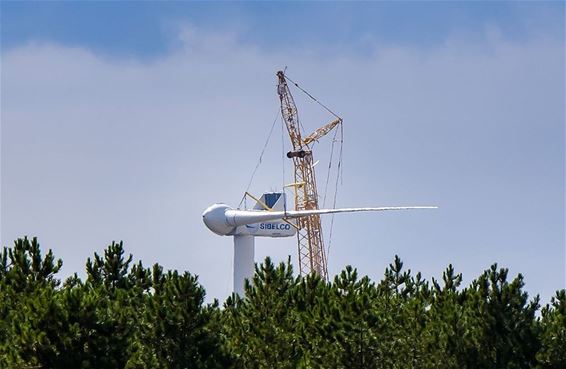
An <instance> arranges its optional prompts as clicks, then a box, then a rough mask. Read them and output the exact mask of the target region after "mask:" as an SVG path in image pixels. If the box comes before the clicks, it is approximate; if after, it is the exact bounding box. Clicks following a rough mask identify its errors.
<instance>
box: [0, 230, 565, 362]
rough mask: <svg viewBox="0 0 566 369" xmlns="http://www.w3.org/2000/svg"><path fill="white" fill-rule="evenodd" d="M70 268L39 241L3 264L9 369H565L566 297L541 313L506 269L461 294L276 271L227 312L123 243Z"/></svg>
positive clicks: (394, 266)
mask: <svg viewBox="0 0 566 369" xmlns="http://www.w3.org/2000/svg"><path fill="white" fill-rule="evenodd" d="M61 266H62V261H61V260H60V259H57V258H56V256H55V255H53V252H52V251H51V250H48V251H47V252H46V253H44V252H43V251H42V250H41V248H40V246H39V243H38V241H37V239H36V238H33V239H28V238H22V239H18V240H16V241H15V242H14V244H13V245H12V246H11V247H4V248H3V250H1V251H0V302H1V303H0V368H163V369H165V368H167V369H169V368H171V369H173V368H556V369H558V368H562V369H564V368H566V291H565V290H560V291H557V292H556V294H555V296H554V297H553V298H552V300H551V301H550V303H548V304H546V305H545V306H540V302H539V298H538V296H535V297H532V298H529V296H528V295H527V293H526V292H525V291H524V289H523V288H524V281H523V276H522V275H521V274H518V275H516V276H509V275H508V270H507V269H505V268H501V267H499V266H498V265H497V264H493V265H491V266H490V267H489V268H488V269H486V270H485V271H484V272H483V273H482V274H481V275H480V276H478V277H477V278H476V279H474V280H473V281H472V282H471V283H470V284H469V285H467V286H463V285H462V275H461V274H459V273H457V272H456V271H455V270H454V268H453V267H452V266H451V265H449V266H448V267H447V268H446V270H445V271H444V272H443V274H442V279H441V280H436V279H432V280H430V281H428V280H425V279H424V278H423V277H422V275H421V274H420V273H412V272H411V270H409V269H406V268H404V265H403V262H402V261H401V259H400V258H399V257H395V259H394V260H393V261H392V263H391V264H390V265H389V267H388V268H386V270H385V273H384V276H383V279H382V280H380V281H371V280H370V279H369V278H368V277H362V276H359V275H358V273H357V271H356V269H354V268H352V267H350V266H347V267H346V268H345V269H344V270H343V271H342V272H340V273H339V274H338V275H336V276H335V277H334V279H333V280H331V281H328V282H327V281H324V280H321V279H320V278H319V277H318V276H316V275H309V276H306V277H302V276H296V275H295V274H294V273H293V269H292V266H291V264H290V262H287V263H281V264H278V265H276V264H274V263H273V262H272V261H271V260H270V259H269V258H267V259H265V261H264V262H263V263H261V264H258V265H257V266H256V273H255V275H254V277H253V280H251V281H249V283H247V284H246V288H245V295H244V296H237V295H232V296H230V297H228V299H227V300H226V301H225V302H224V303H223V304H220V303H219V302H218V301H214V302H213V303H205V299H204V298H205V289H204V288H203V286H201V285H200V284H199V282H198V278H197V277H196V276H195V275H192V274H190V273H189V272H178V271H165V270H163V268H162V267H161V266H160V265H159V264H154V265H153V266H152V267H146V266H144V265H143V264H142V263H141V262H135V263H134V261H133V256H132V255H129V254H126V252H125V250H124V247H123V244H122V243H121V242H120V243H116V242H112V244H110V245H109V246H108V247H107V248H106V249H105V250H104V252H103V254H100V255H99V254H97V253H94V255H93V256H92V257H91V258H88V260H87V261H86V265H85V268H86V277H85V278H84V280H83V279H81V278H79V277H78V276H77V275H76V274H75V275H73V276H71V277H69V278H67V279H66V280H64V281H62V280H60V279H59V278H58V273H59V271H60V268H61Z"/></svg>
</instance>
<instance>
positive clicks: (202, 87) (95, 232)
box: [1, 23, 565, 298]
mask: <svg viewBox="0 0 566 369" xmlns="http://www.w3.org/2000/svg"><path fill="white" fill-rule="evenodd" d="M176 35H177V36H176V37H177V40H178V41H179V44H180V45H181V46H180V47H176V48H174V49H173V50H172V51H171V52H170V53H169V54H167V55H164V56H162V57H159V58H156V59H152V60H149V61H148V60H139V59H137V58H133V57H125V58H110V57H108V56H104V55H100V54H99V53H95V52H93V51H92V50H89V49H88V48H73V47H67V46H64V45H59V44H56V43H29V44H27V45H22V46H19V47H14V48H11V49H10V50H8V51H6V52H5V53H4V54H3V57H2V159H1V160H2V242H3V243H4V244H7V243H9V242H10V240H12V239H14V238H16V237H18V236H21V235H24V234H29V235H38V236H39V237H40V240H41V241H42V242H43V243H44V244H45V246H47V247H52V248H54V249H55V251H56V254H57V255H59V256H60V257H62V258H63V259H64V261H65V262H66V264H65V266H64V271H65V273H68V274H70V273H72V272H75V271H79V270H81V269H82V268H83V263H84V260H85V259H86V257H87V256H89V255H90V254H91V253H92V251H93V250H100V249H102V248H103V247H104V246H105V244H107V243H109V242H110V241H111V240H118V239H123V240H124V241H125V243H126V246H127V247H128V249H129V251H130V252H132V253H134V254H135V256H136V257H139V258H142V259H143V260H145V261H147V262H154V261H157V262H159V263H161V264H163V265H165V266H166V267H168V268H178V269H187V270H189V271H191V272H193V273H196V274H199V275H200V280H201V282H202V283H203V284H204V285H205V286H206V288H207V291H208V292H209V295H210V296H211V297H220V298H224V297H225V296H226V295H227V293H228V292H229V291H230V286H231V257H232V256H231V253H232V249H231V247H232V246H231V240H230V239H229V238H221V237H217V236H215V235H213V234H211V233H209V232H208V231H207V230H206V228H205V227H204V225H203V224H202V222H201V219H200V214H201V212H202V210H203V209H204V208H206V207H207V206H208V205H209V204H211V203H213V202H218V201H224V202H227V203H231V204H234V205H236V204H237V202H238V201H239V199H240V197H241V195H242V192H243V190H244V188H245V185H246V184H247V181H248V179H249V175H250V174H251V170H252V169H253V167H254V165H255V161H256V160H257V156H258V155H259V151H260V149H261V146H262V144H263V142H264V139H265V136H266V135H267V132H268V130H269V128H270V125H271V123H272V121H273V118H274V116H275V114H276V112H277V110H278V99H277V97H276V92H275V71H276V70H277V69H280V68H282V67H284V66H285V65H287V66H289V73H290V75H292V76H293V77H294V78H295V79H297V80H298V81H299V82H301V83H302V84H303V85H304V86H305V87H308V88H309V91H311V92H312V93H313V94H315V95H316V96H318V97H320V98H322V99H323V101H324V102H325V103H327V104H328V105H330V106H332V107H333V108H335V109H336V110H337V111H338V112H339V113H340V114H341V115H342V116H343V117H344V118H345V133H346V143H345V145H346V146H345V157H344V175H345V177H344V185H343V186H342V188H341V189H340V191H341V192H340V198H339V204H340V205H343V206H348V205H351V206H356V205H403V204H417V205H418V204H423V203H427V204H428V203H435V204H438V205H440V206H441V209H440V210H439V211H438V212H436V213H433V214H431V213H427V214H423V213H419V214H404V215H398V214H396V215H389V214H388V215H383V216H382V215H379V216H369V215H366V216H360V217H357V218H354V217H348V216H345V217H342V218H336V221H337V225H336V229H335V234H334V240H333V246H332V247H333V248H332V251H331V260H330V268H331V271H332V272H337V271H338V270H340V268H342V267H343V266H344V265H345V264H353V265H355V266H358V267H359V268H360V269H361V271H362V272H363V273H367V274H370V275H371V276H373V277H374V278H379V277H380V275H381V273H382V270H383V267H384V266H385V265H386V264H387V263H388V262H390V260H391V258H392V256H393V255H394V254H395V253H398V254H400V255H401V256H402V257H404V258H405V259H407V263H408V264H409V265H410V266H411V267H412V268H413V269H417V270H422V271H424V272H425V273H426V274H428V275H431V274H433V273H434V274H436V273H438V272H439V271H440V270H441V269H442V268H443V267H444V266H445V265H447V264H448V263H449V262H451V263H454V264H455V265H456V267H457V268H458V269H459V270H461V271H463V272H464V273H465V276H466V277H468V278H470V277H472V276H474V275H477V274H478V273H479V272H480V270H481V269H482V268H484V267H487V266H488V265H489V264H490V263H491V262H493V261H499V262H501V263H502V264H504V265H508V266H510V267H511V268H512V272H519V271H521V272H524V273H525V274H526V276H527V283H528V285H527V287H528V289H529V290H531V291H533V292H540V293H542V294H543V296H548V295H550V294H551V293H552V290H554V289H557V288H559V287H563V285H562V286H561V285H560V283H561V282H558V280H560V281H563V278H564V265H565V261H564V243H563V240H564V229H563V224H564V193H563V189H564V182H563V181H564V142H563V140H564V126H563V124H564V111H563V101H564V68H563V66H564V44H563V43H562V42H559V41H557V40H556V39H554V38H546V37H536V38H533V39H530V40H528V41H520V42H518V41H510V40H506V39H505V37H502V36H501V33H500V32H498V31H497V28H496V27H491V28H489V29H487V30H486V32H485V33H484V35H485V36H484V37H483V38H482V41H481V42H480V41H477V42H475V43H470V42H468V40H467V39H465V40H462V39H459V38H458V37H449V38H447V41H446V43H444V44H443V45H442V46H438V47H434V48H431V49H422V48H419V49H416V48H411V47H407V46H405V47H392V46H389V47H384V46H380V45H379V44H377V45H374V46H373V52H371V53H369V54H364V55H360V54H347V53H342V54H330V55H329V54H325V53H322V52H319V51H317V50H314V51H311V50H308V49H305V48H302V49H301V48H298V49H297V50H295V51H289V50H286V51H284V52H283V51H277V50H265V49H263V48H261V47H257V46H256V45H254V44H253V43H251V42H249V41H242V40H241V38H240V37H239V35H238V34H237V33H230V32H208V31H203V30H202V29H200V28H198V27H195V26H192V25H191V24H186V23H184V24H180V26H179V29H178V32H177V34H176ZM296 100H297V102H298V104H299V109H300V114H301V119H302V122H303V124H304V125H305V127H307V130H308V129H314V128H316V127H318V126H319V125H322V124H324V123H325V122H326V120H327V119H328V116H326V115H325V113H324V112H322V111H320V110H319V109H318V108H317V107H316V106H315V105H312V104H310V103H309V101H308V99H303V97H302V96H301V94H300V92H298V91H297V92H296ZM277 131H280V130H279V129H278V130H277ZM277 131H276V132H277ZM283 139H286V137H283ZM280 142H281V132H277V135H276V137H275V138H274V140H273V142H272V145H271V146H270V149H269V151H268V153H267V154H266V157H265V159H264V164H263V166H262V170H261V172H260V173H259V174H258V175H257V179H256V181H255V183H254V186H253V188H252V189H253V191H254V192H255V193H259V192H261V191H262V190H265V189H270V188H274V187H281V185H282V179H281V178H282V168H281V162H282V158H281V152H282V149H281V143H280ZM327 149H328V148H327V147H325V146H323V145H322V146H321V147H320V148H319V151H317V154H318V153H320V154H318V155H319V157H320V158H321V159H322V160H325V159H326V157H325V155H327ZM319 167H320V168H323V167H324V165H320V166H319ZM290 169H291V168H290V167H289V163H287V168H286V169H285V170H286V175H287V178H288V179H289V174H290ZM321 170H322V169H321ZM321 178H322V177H321ZM370 230H371V232H370ZM294 243H295V241H294V240H291V239H289V240H258V241H257V258H256V259H257V260H261V259H262V258H263V256H265V255H267V254H269V255H271V256H274V257H275V258H276V259H279V260H284V259H286V256H287V255H288V254H292V255H293V257H295V245H294ZM541 250H544V251H542V252H541ZM548 281H557V282H555V283H552V284H551V283H549V282H548Z"/></svg>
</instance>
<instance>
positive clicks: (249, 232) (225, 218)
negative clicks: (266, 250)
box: [202, 192, 436, 296]
mask: <svg viewBox="0 0 566 369" xmlns="http://www.w3.org/2000/svg"><path fill="white" fill-rule="evenodd" d="M266 207H267V209H269V210H267V209H266ZM261 209H264V210H261ZM410 209H436V206H393V207H391V206H389V207H378V208H345V209H316V210H286V202H285V193H280V192H275V193H264V194H263V196H262V197H261V199H260V201H259V202H258V203H257V204H256V205H255V207H254V209H252V210H238V209H233V208H231V207H229V206H228V205H226V204H214V205H212V206H210V207H208V208H207V209H206V210H205V211H204V213H203V214H202V218H203V221H204V224H205V225H206V226H207V227H208V229H210V230H211V231H212V232H214V233H216V234H218V235H221V236H234V292H236V293H238V294H240V296H243V294H244V280H245V279H246V278H247V279H249V278H251V276H253V273H254V238H255V237H290V236H293V235H295V233H296V225H295V223H294V221H293V220H294V219H297V218H301V217H306V216H310V215H322V214H335V213H353V212H361V211H386V210H410Z"/></svg>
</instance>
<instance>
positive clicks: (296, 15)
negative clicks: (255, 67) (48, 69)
mask: <svg viewBox="0 0 566 369" xmlns="http://www.w3.org/2000/svg"><path fill="white" fill-rule="evenodd" d="M2 10H3V18H2V23H3V24H2V35H3V47H4V48H10V47H12V46H14V45H19V44H21V43H25V42H27V41H29V40H48V41H55V42H60V43H62V44H66V45H77V46H85V47H89V48H92V49H94V50H96V51H98V52H102V53H109V54H114V55H131V54H133V55H136V56H142V57H150V56H155V55H161V54H163V53H166V52H168V51H169V50H170V48H171V47H175V43H174V42H172V37H171V35H172V33H173V32H174V31H175V27H174V26H175V24H176V23H178V22H186V21H189V22H190V23H191V24H193V25H194V26H196V27H199V28H204V29H205V30H208V31H214V30H216V31H222V32H226V31H231V30H237V32H238V36H239V37H240V38H241V41H243V42H247V43H253V44H255V45H259V46H261V47H262V48H267V49H273V48H283V49H292V48H295V47H299V48H301V47H308V48H314V49H318V48H320V49H323V50H324V49H326V48H330V49H333V50H334V51H338V52H360V53H364V52H366V51H367V50H366V49H367V46H368V45H367V44H364V40H366V41H367V42H369V41H372V42H375V41H378V42H380V43H384V44H401V45H409V46H417V47H422V48H426V47H434V46H437V45H439V44H442V43H444V42H445V41H446V38H447V37H448V36H454V35H460V36H462V37H466V38H469V39H470V41H474V39H475V38H477V37H478V34H477V32H476V31H477V29H478V27H482V26H486V25H497V27H498V29H499V30H500V31H501V32H502V34H504V35H505V37H507V38H510V39H515V40H524V39H526V38H528V37H531V36H533V35H534V34H536V33H537V32H539V31H540V30H541V29H543V30H544V32H547V31H550V32H551V33H552V34H554V35H556V36H558V37H560V34H561V30H562V28H563V26H564V4H563V3H562V2H546V3H545V2H541V3H538V4H533V3H532V2H458V3H456V2H405V3H395V2H361V3H351V2H331V3H325V4H321V3H316V2H310V3H308V2H288V3H273V2H247V3H246V2H194V3H187V2H142V3H135V2H129V1H123V2H118V3H115V2H98V1H90V2H89V1H86V2H57V1H55V2H4V3H3V4H2ZM368 38H370V39H369V40H368Z"/></svg>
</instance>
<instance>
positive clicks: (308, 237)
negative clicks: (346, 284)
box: [277, 71, 341, 280]
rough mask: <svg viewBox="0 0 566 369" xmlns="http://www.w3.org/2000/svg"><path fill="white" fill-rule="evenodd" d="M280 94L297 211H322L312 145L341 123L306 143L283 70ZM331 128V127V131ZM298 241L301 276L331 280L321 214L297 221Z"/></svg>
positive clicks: (322, 131) (324, 128) (279, 87)
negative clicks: (329, 278) (287, 136)
mask: <svg viewBox="0 0 566 369" xmlns="http://www.w3.org/2000/svg"><path fill="white" fill-rule="evenodd" d="M277 77H278V86H277V93H278V94H279V99H280V100H281V114H282V116H283V120H284V121H285V125H286V126H287V132H288V133H289V138H290V139H291V145H292V147H293V150H292V151H290V152H288V153H287V157H288V158H291V159H293V166H294V179H295V182H294V183H293V184H292V186H293V187H294V194H295V210H316V209H318V208H319V207H318V192H317V187H316V177H315V172H314V168H313V161H314V160H313V154H312V150H311V148H310V146H309V144H310V143H311V142H313V141H315V140H318V139H319V138H320V137H322V136H324V135H325V134H326V133H328V132H329V131H330V130H331V129H332V128H334V127H335V126H336V125H337V124H338V123H340V122H341V120H338V119H337V120H336V121H338V122H336V121H333V122H331V123H329V124H328V125H326V126H324V127H321V128H319V129H318V130H317V131H315V132H314V133H313V134H311V135H310V136H308V137H307V139H306V140H304V141H303V140H302V138H301V130H300V124H299V115H298V113H297V107H296V105H295V101H294V100H293V96H292V95H291V91H289V86H287V81H286V79H285V74H284V73H283V72H282V71H279V72H277ZM329 127H330V128H329ZM297 227H298V231H297V241H298V251H299V271H300V273H301V274H303V275H304V274H309V273H312V272H314V273H317V274H318V275H320V276H321V277H322V278H324V279H325V280H326V279H328V270H327V265H326V255H325V250H324V243H323V237H322V226H321V223H320V216H319V215H311V216H307V217H304V218H299V219H298V220H297Z"/></svg>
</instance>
